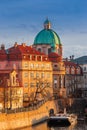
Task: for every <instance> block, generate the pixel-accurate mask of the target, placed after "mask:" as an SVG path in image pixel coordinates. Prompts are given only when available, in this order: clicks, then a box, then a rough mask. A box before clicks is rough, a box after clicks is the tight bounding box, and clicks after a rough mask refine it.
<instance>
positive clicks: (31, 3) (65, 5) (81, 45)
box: [0, 0, 87, 57]
mask: <svg viewBox="0 0 87 130" xmlns="http://www.w3.org/2000/svg"><path fill="white" fill-rule="evenodd" d="M47 17H48V18H49V20H50V21H51V23H52V29H53V30H54V31H56V32H57V34H58V35H59V37H60V39H61V42H62V45H63V55H64V57H69V56H70V55H73V54H74V55H75V57H79V56H82V55H87V0H0V44H2V43H4V44H5V45H6V47H10V46H11V45H13V44H14V42H18V43H19V44H20V43H22V42H26V43H27V44H28V45H31V44H32V43H33V41H34V38H35V36H36V34H37V33H38V32H39V31H40V30H42V29H43V22H44V21H45V19H46V18H47Z"/></svg>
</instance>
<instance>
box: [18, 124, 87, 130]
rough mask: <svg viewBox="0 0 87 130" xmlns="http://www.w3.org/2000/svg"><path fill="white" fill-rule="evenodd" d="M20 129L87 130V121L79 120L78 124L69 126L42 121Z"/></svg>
mask: <svg viewBox="0 0 87 130" xmlns="http://www.w3.org/2000/svg"><path fill="white" fill-rule="evenodd" d="M20 130H87V123H85V122H79V123H77V124H76V125H73V126H69V127H48V126H47V123H46V122H44V123H41V124H39V125H35V126H32V127H27V128H23V129H20Z"/></svg>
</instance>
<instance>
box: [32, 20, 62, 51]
mask: <svg viewBox="0 0 87 130" xmlns="http://www.w3.org/2000/svg"><path fill="white" fill-rule="evenodd" d="M43 45H46V48H47V49H48V50H49V49H50V51H49V52H56V53H58V51H59V47H60V46H61V41H60V38H59V36H58V35H57V33H56V32H55V31H54V30H52V29H51V22H50V21H49V20H48V19H46V20H45V22H44V29H43V30H41V31H40V32H39V33H38V34H37V35H36V37H35V39H34V46H39V47H40V48H43ZM49 46H50V47H49ZM40 48H39V49H40ZM36 49H37V48H36ZM39 49H37V50H39ZM42 52H43V49H42ZM46 52H47V50H46ZM49 52H48V53H49Z"/></svg>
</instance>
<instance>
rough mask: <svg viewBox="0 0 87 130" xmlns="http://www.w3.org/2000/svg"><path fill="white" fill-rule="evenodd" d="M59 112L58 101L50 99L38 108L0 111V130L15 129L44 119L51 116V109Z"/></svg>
mask: <svg viewBox="0 0 87 130" xmlns="http://www.w3.org/2000/svg"><path fill="white" fill-rule="evenodd" d="M51 108H53V109H54V111H55V112H57V108H58V106H57V101H48V102H46V103H45V104H43V105H42V106H41V107H40V108H38V109H37V110H32V111H29V112H20V113H13V114H6V113H0V130H12V129H13V130H14V129H16V128H22V127H27V126H30V125H33V124H35V123H37V122H38V121H42V120H44V119H46V118H47V117H48V116H49V110H50V109H51Z"/></svg>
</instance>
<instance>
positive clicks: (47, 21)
mask: <svg viewBox="0 0 87 130" xmlns="http://www.w3.org/2000/svg"><path fill="white" fill-rule="evenodd" d="M50 26H51V23H50V21H49V20H48V17H47V18H46V20H45V22H44V28H45V29H50Z"/></svg>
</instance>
